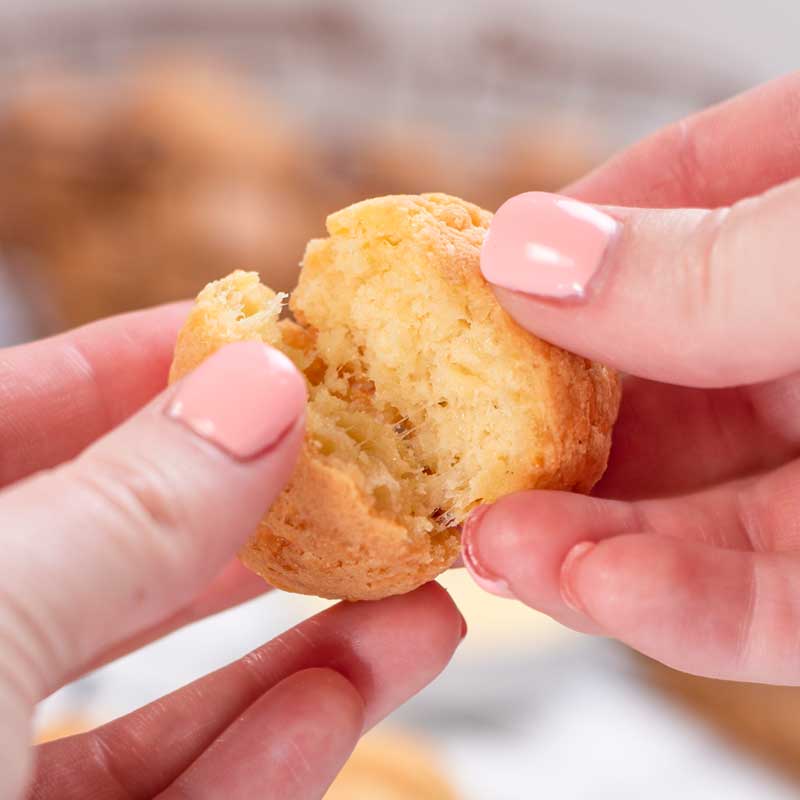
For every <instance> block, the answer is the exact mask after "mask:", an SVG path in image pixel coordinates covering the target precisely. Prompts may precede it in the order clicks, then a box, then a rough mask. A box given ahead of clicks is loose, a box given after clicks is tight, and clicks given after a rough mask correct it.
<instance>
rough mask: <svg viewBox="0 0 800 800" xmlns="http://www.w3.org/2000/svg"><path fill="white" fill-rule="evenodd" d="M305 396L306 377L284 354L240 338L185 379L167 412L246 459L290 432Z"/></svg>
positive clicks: (204, 436)
mask: <svg viewBox="0 0 800 800" xmlns="http://www.w3.org/2000/svg"><path fill="white" fill-rule="evenodd" d="M305 399H306V385H305V381H304V380H303V378H302V376H301V375H300V373H299V372H298V371H297V369H296V368H295V367H294V365H293V364H292V362H291V361H290V360H289V359H288V358H287V357H286V356H285V355H283V353H280V352H278V351H277V350H274V349H273V348H271V347H267V345H265V344H262V343H261V342H255V341H253V342H238V343H236V344H231V345H228V346H227V347H224V348H223V349H222V350H219V351H218V352H216V353H215V354H214V355H212V356H211V357H210V358H208V359H206V360H205V361H204V362H203V363H202V364H201V365H200V366H199V367H197V369H196V370H194V372H192V373H190V374H189V375H188V376H187V377H186V378H184V379H183V381H182V382H181V384H180V385H179V386H178V390H177V392H176V393H175V395H174V396H173V398H172V400H171V401H170V403H169V405H168V407H167V409H166V414H167V416H168V417H170V418H171V419H174V420H176V421H177V422H180V423H181V424H182V425H185V426H186V427H187V428H189V429H190V430H192V431H194V433H196V434H197V435H198V436H201V437H202V438H203V439H205V440H207V441H209V442H211V443H212V444H214V445H216V446H217V447H219V448H221V449H222V450H224V451H226V452H227V453H229V454H230V455H231V456H233V457H234V458H236V459H238V460H241V461H246V460H248V459H251V458H255V457H256V456H259V455H261V454H263V453H264V452H266V451H267V450H269V449H270V448H272V447H274V446H275V445H276V444H277V443H278V442H279V441H280V440H281V439H282V438H283V437H284V435H285V434H286V433H288V431H289V430H290V428H291V427H292V426H293V425H294V423H295V422H296V421H297V419H298V417H299V416H300V414H301V413H302V411H303V407H304V405H305Z"/></svg>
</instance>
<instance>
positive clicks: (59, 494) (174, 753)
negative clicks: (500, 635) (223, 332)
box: [0, 306, 463, 800]
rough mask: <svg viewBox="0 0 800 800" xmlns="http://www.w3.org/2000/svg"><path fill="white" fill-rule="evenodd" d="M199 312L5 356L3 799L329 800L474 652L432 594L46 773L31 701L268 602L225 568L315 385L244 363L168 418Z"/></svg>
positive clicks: (161, 713)
mask: <svg viewBox="0 0 800 800" xmlns="http://www.w3.org/2000/svg"><path fill="white" fill-rule="evenodd" d="M184 311H185V309H183V308H182V307H180V306H178V307H165V308H160V309H154V310H152V311H147V312H142V313H138V314H132V315H127V316H124V317H120V318H116V319H112V320H108V321H104V322H100V323H96V324H94V325H91V326H88V327H87V328H83V329H80V330H78V331H76V332H74V333H70V334H67V335H64V336H60V337H57V338H55V339H51V340H48V341H43V342H37V343H34V344H30V345H25V346H22V347H18V348H14V349H11V350H7V351H2V352H0V486H5V487H6V488H4V489H3V490H2V491H0V521H2V522H0V530H2V532H3V539H2V542H3V551H2V560H1V561H0V641H1V642H2V645H0V797H3V798H19V797H23V796H25V797H30V798H36V799H37V800H47V799H49V798H53V800H55V798H58V800H71V798H85V797H90V796H91V797H103V798H117V797H118V798H128V797H142V798H146V797H156V796H157V797H159V798H173V797H174V798H178V797H189V796H191V797H193V798H194V797H196V798H203V797H221V796H224V797H226V798H229V800H236V798H250V797H254V796H256V795H259V796H265V795H264V792H265V791H266V792H267V794H268V795H269V796H271V797H281V798H298V799H299V798H318V797H320V796H321V795H322V793H323V792H324V791H325V789H326V787H327V786H328V784H329V783H330V782H331V780H332V779H333V778H334V776H335V775H336V773H337V771H338V770H339V768H340V767H341V766H342V764H343V763H344V761H345V759H346V758H347V756H348V755H349V753H350V751H351V750H352V748H353V746H354V745H355V743H356V741H357V740H358V738H359V736H360V735H361V733H362V732H363V731H364V730H366V729H367V728H369V727H370V726H372V725H374V724H375V723H376V722H377V721H378V720H379V719H381V718H382V717H383V716H385V715H386V714H387V713H388V712H389V711H390V710H392V709H393V708H394V707H396V706H397V705H398V704H400V703H402V702H403V701H404V700H406V699H407V698H408V697H410V696H411V695H413V694H414V693H415V692H417V691H418V690H419V689H421V688H422V687H423V686H424V685H425V684H426V683H427V682H428V681H430V680H431V679H432V678H434V677H435V676H436V675H437V674H438V673H439V672H440V671H441V669H442V668H443V667H444V665H445V664H446V662H447V661H448V660H449V658H450V656H451V655H452V653H453V650H454V648H455V647H456V645H457V644H458V642H459V641H460V639H461V637H462V635H463V629H462V625H463V620H462V619H461V617H460V615H459V614H458V612H457V611H456V609H455V607H454V606H453V604H452V602H451V601H450V599H449V597H448V596H447V594H446V593H445V592H444V591H443V590H442V589H440V588H439V587H438V586H436V585H435V584H429V585H428V586H425V587H423V588H421V589H419V590H417V591H416V592H413V593H412V594H409V595H406V596H404V597H396V598H390V599H388V600H384V601H381V602H377V603H369V604H347V603H345V604H340V605H338V606H335V607H333V608H331V609H329V610H327V611H325V612H324V613H322V614H319V615H318V616H316V617H314V618H313V619H310V620H308V621H306V622H305V623H303V624H301V625H299V626H298V627H297V628H294V629H292V630H290V631H289V632H287V633H286V634H284V635H283V636H281V637H279V638H278V639H277V640H275V641H274V642H270V643H269V644H266V645H264V646H263V647H261V648H259V649H258V650H256V651H255V652H253V653H251V654H250V655H248V656H246V657H245V658H243V659H241V660H240V661H238V662H236V663H234V664H231V665H230V666H228V667H225V668H224V669H221V670H219V671H217V672H215V673H212V674H211V675H208V676H206V677H204V678H202V679H200V680H198V681H196V682H195V683H193V684H191V685H190V686H187V687H185V688H183V689H181V690H179V691H177V692H175V693H173V694H171V695H169V696H167V697H165V698H162V699H161V700H159V701H157V702H156V703H153V704H151V705H150V706H147V707H146V708H143V709H141V710H140V711H137V712H135V713H133V714H130V715H129V716H127V717H124V718H122V719H119V720H116V721H114V722H112V723H110V724H108V725H105V726H103V727H101V728H99V729H97V730H95V731H92V732H90V733H87V734H84V735H80V736H74V737H71V738H68V739H63V740H60V741H56V742H53V743H51V744H47V745H43V746H41V747H39V748H37V750H38V752H37V753H36V756H35V759H34V758H33V757H32V756H33V751H31V750H30V748H29V747H28V742H29V741H30V725H31V716H32V713H33V710H34V706H35V704H36V702H37V701H38V700H40V699H41V698H43V697H45V696H47V695H48V694H49V693H50V692H52V691H54V690H55V689H57V688H58V687H60V686H62V685H63V684H64V683H66V682H68V681H70V680H72V679H74V678H75V677H77V676H78V675H80V674H81V673H82V672H85V671H87V670H89V669H91V668H93V667H95V666H97V665H98V664H100V663H103V662H104V661H106V660H108V659H109V658H111V657H114V656H116V655H119V654H120V653H122V652H126V651H128V650H130V649H131V648H133V647H138V646H140V645H142V644H144V643H146V642H148V641H150V640H152V639H153V638H156V637H157V636H159V635H162V634H163V633H165V632H166V631H168V630H171V629H173V628H175V627H177V626H179V625H181V624H184V623H186V622H188V621H191V620H194V619H197V618H199V617H201V616H204V615H206V614H208V613H212V612H214V611H218V610H220V609H222V608H224V607H226V606H229V605H231V604H233V603H236V602H240V601H241V600H243V599H246V598H247V597H252V596H253V595H254V594H256V593H258V592H260V591H262V590H263V589H264V588H265V587H264V583H263V581H261V579H260V578H256V577H255V576H252V575H250V573H248V572H247V571H246V570H244V569H243V568H241V567H238V566H237V565H236V563H235V562H234V561H232V559H233V556H234V554H235V553H236V551H237V550H238V548H239V547H240V546H241V545H242V544H243V543H244V541H245V540H246V539H247V537H248V535H249V533H250V532H251V531H252V530H254V528H255V525H256V523H257V521H258V519H259V518H260V517H261V515H262V514H263V511H264V509H265V507H267V506H268V505H269V503H270V502H271V501H272V499H273V498H274V497H275V496H276V495H277V494H278V492H279V491H280V489H281V487H282V486H283V484H284V482H285V481H286V479H287V478H288V476H289V474H290V472H291V470H292V466H293V463H294V460H295V456H296V454H297V451H298V448H299V446H300V443H301V441H302V437H303V415H304V402H305V384H304V382H303V379H302V378H301V376H300V375H299V374H298V373H297V372H296V371H295V370H294V368H293V367H292V366H291V364H290V362H288V360H287V359H286V358H285V357H284V356H282V355H281V354H279V353H277V352H276V351H274V350H271V349H269V348H267V347H266V346H264V345H262V344H260V343H254V342H250V343H243V344H236V345H232V346H230V347H227V348H225V349H224V350H222V351H220V352H219V353H218V354H216V355H215V356H213V357H212V358H210V359H209V360H207V361H206V362H204V363H203V364H202V365H201V366H200V367H199V368H198V369H197V370H196V371H195V372H194V373H192V374H191V375H189V376H187V378H185V379H184V380H183V381H182V382H181V383H179V384H178V385H176V386H173V387H171V388H170V389H169V390H168V391H167V392H165V393H164V394H162V395H159V396H157V397H155V399H153V397H154V395H156V393H157V392H158V391H159V390H160V389H161V388H162V387H163V386H164V384H165V382H166V376H167V370H168V367H169V362H170V358H171V352H172V346H173V344H174V340H175V334H176V331H177V328H178V325H179V324H180V321H181V320H182V318H183V316H184ZM145 404H147V405H145ZM141 406H144V408H141V410H139V409H140V407H141ZM134 412H136V413H134ZM129 417H130V418H129ZM79 454H80V455H79ZM226 565H227V566H226ZM34 764H35V766H34ZM26 786H27V787H28V790H27V792H26V788H25V787H26Z"/></svg>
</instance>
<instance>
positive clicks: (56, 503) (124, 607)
mask: <svg viewBox="0 0 800 800" xmlns="http://www.w3.org/2000/svg"><path fill="white" fill-rule="evenodd" d="M304 400H305V382H304V381H303V378H302V376H300V374H299V373H298V372H297V371H296V370H295V368H294V367H293V366H292V364H291V362H290V361H289V360H288V359H287V358H286V357H285V356H283V355H282V354H280V353H278V352H277V351H275V350H272V349H271V348H268V347H266V346H265V345H262V344H260V343H256V342H247V343H240V344H235V345H231V346H229V347H226V348H224V349H223V350H221V351H220V352H218V353H217V354H215V355H214V356H212V357H211V358H210V359H208V360H207V361H205V362H204V363H203V364H202V365H201V366H200V367H198V369H197V370H196V371H195V372H194V373H192V374H191V375H190V376H188V377H187V378H186V379H184V381H183V382H181V383H180V384H178V385H177V386H176V387H173V388H172V389H170V390H169V391H168V392H167V393H166V395H165V396H161V397H159V398H157V399H156V400H155V401H154V402H152V403H151V404H150V405H148V406H147V407H146V408H145V409H144V410H143V411H141V412H140V413H139V414H137V415H136V416H135V417H134V418H132V419H131V420H130V421H129V422H127V423H126V424H124V425H123V426H121V427H120V428H118V429H117V430H115V431H114V432H113V433H111V434H109V435H108V436H107V437H105V438H103V439H101V440H100V441H98V442H97V443H96V444H95V445H93V446H92V447H91V448H89V449H88V450H87V451H86V452H85V453H84V454H83V455H82V456H80V458H78V459H77V460H76V461H74V462H70V463H68V464H66V465H64V466H63V467H61V468H59V469H57V470H55V471H52V472H50V473H43V474H40V475H37V476H35V477H33V478H30V479H28V480H27V481H24V482H23V483H21V484H17V485H15V486H14V487H12V488H10V489H6V490H5V492H4V493H2V494H1V495H0V518H2V520H3V530H4V532H5V535H4V561H3V563H2V581H0V594H2V599H3V604H2V605H3V607H4V608H6V609H10V610H11V614H10V617H9V618H8V619H2V618H0V625H2V624H3V623H5V625H4V628H6V630H3V633H4V634H5V635H6V640H7V641H8V642H10V651H8V652H10V653H11V654H12V656H11V657H12V659H13V664H14V665H15V668H16V670H17V672H18V673H19V674H20V675H21V676H23V678H24V679H25V680H26V682H27V685H28V687H29V689H30V690H31V692H32V694H33V698H35V699H38V698H39V697H41V696H42V695H44V694H47V693H48V692H49V691H51V690H52V689H53V688H55V687H56V686H58V685H59V684H60V682H61V681H63V680H64V679H65V678H66V677H68V676H70V675H71V674H73V673H74V672H75V671H76V670H78V669H80V668H82V667H84V666H85V665H86V664H88V663H90V662H91V661H92V660H93V659H95V658H97V657H98V655H99V654H101V653H103V652H105V651H107V650H108V649H109V648H111V647H112V646H113V645H115V644H117V643H119V642H122V641H124V640H126V639H128V638H130V637H132V636H134V635H136V634H137V633H139V632H141V631H143V630H146V629H148V628H150V627H151V626H153V625H156V624H157V623H159V622H160V621H162V620H164V619H165V618H167V617H168V616H169V615H170V614H172V613H174V612H175V611H176V610H178V609H179V608H181V606H183V605H185V604H186V603H188V602H189V601H190V600H191V598H192V597H194V596H195V595H196V594H197V593H198V592H199V590H200V588H201V587H202V586H204V585H206V584H207V583H208V582H209V581H210V580H211V579H212V578H213V577H214V576H215V575H216V574H217V573H218V572H219V571H220V569H221V568H222V567H223V566H224V565H225V564H226V563H227V562H228V561H229V560H230V559H231V558H232V557H233V555H234V554H235V553H236V552H237V550H238V549H239V548H240V547H241V545H242V544H243V543H244V542H245V540H246V539H247V537H248V536H249V535H250V534H251V532H252V531H253V530H254V529H255V527H256V524H257V522H258V520H259V518H260V517H261V516H262V515H263V513H264V510H265V509H266V508H267V507H268V506H269V504H270V503H271V502H272V500H273V499H274V498H275V497H276V496H277V494H278V492H279V491H280V490H281V488H282V487H283V485H284V483H285V482H286V480H287V479H288V477H289V474H290V473H291V470H292V468H293V465H294V460H295V457H296V454H297V451H298V449H299V447H300V444H301V441H302V437H303V431H302V427H303V426H302V417H303V407H304ZM45 498H46V502H43V501H44V499H45Z"/></svg>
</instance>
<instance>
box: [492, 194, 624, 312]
mask: <svg viewBox="0 0 800 800" xmlns="http://www.w3.org/2000/svg"><path fill="white" fill-rule="evenodd" d="M619 227H620V226H619V224H618V223H617V222H616V220H614V219H613V217H610V216H609V215H608V214H606V213H604V212H603V211H600V210H599V209H597V208H595V207H594V206H590V205H587V204H586V203H581V202H579V201H577V200H571V199H570V198H568V197H561V196H560V195H556V194H547V193H546V192H527V193H525V194H520V195H517V196H516V197H512V198H511V199H510V200H507V201H506V202H505V203H504V204H503V205H502V206H500V208H499V209H498V211H497V213H496V214H495V215H494V219H493V220H492V223H491V225H490V226H489V232H488V233H487V235H486V239H485V241H484V243H483V249H482V250H481V272H482V273H483V276H484V278H486V280H487V281H489V283H491V284H494V285H495V286H499V287H502V288H504V289H511V290H513V291H517V292H524V293H525V294H532V295H538V296H540V297H548V298H581V297H584V295H585V294H586V289H587V286H588V285H589V282H590V281H591V280H592V278H593V277H594V276H595V275H596V274H597V271H598V269H599V268H600V265H601V264H602V262H603V257H604V255H605V253H606V250H607V249H608V246H609V244H610V242H611V240H612V238H613V237H614V235H615V234H616V232H617V231H618V230H619Z"/></svg>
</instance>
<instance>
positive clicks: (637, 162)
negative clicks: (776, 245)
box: [565, 72, 800, 208]
mask: <svg viewBox="0 0 800 800" xmlns="http://www.w3.org/2000/svg"><path fill="white" fill-rule="evenodd" d="M798 97H800V72H795V73H792V74H791V75H786V76H784V77H781V78H778V79H777V80H774V81H771V82H770V83H767V84H764V85H763V86H759V87H757V88H755V89H752V90H751V91H749V92H745V93H744V94H742V95H739V96H738V97H734V98H733V99H731V100H728V101H727V102H725V103H721V104H720V105H717V106H714V107H712V108H709V109H707V110H705V111H702V112H700V113H699V114H696V115H694V116H692V117H689V118H688V119H685V120H683V121H681V122H678V123H676V124H674V125H670V126H669V127H667V128H665V129H664V130H661V131H659V132H658V133H656V134H654V135H652V136H650V137H648V138H646V139H645V140H644V141H642V142H639V143H638V144H636V145H634V146H633V147H631V148H630V149H628V150H626V151H625V152H623V153H621V154H620V155H618V156H615V157H614V158H612V159H611V160H610V161H608V162H607V163H605V164H603V165H601V166H600V167H598V168H597V169H596V170H594V171H593V172H592V173H591V174H589V175H587V176H586V177H585V178H582V179H581V180H579V181H577V182H576V183H574V184H572V185H571V186H570V187H569V188H567V189H566V190H565V194H569V195H570V196H572V197H576V198H578V199H579V200H584V201H586V202H591V203H609V204H614V205H620V206H646V207H648V208H682V207H683V208H687V207H698V208H717V207H720V206H726V205H731V204H732V203H735V202H737V201H738V200H741V199H742V198H743V197H748V196H751V195H755V194H759V193H760V192H764V191H766V190H767V189H769V188H770V187H772V186H776V185H777V184H779V183H784V182H785V181H789V180H792V179H793V178H795V177H797V176H798V175H800V149H798V147H797V142H798V140H800V115H798V100H797V98H798ZM734 165H735V166H734Z"/></svg>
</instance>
